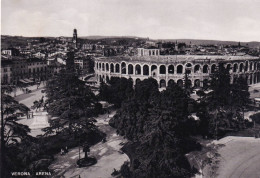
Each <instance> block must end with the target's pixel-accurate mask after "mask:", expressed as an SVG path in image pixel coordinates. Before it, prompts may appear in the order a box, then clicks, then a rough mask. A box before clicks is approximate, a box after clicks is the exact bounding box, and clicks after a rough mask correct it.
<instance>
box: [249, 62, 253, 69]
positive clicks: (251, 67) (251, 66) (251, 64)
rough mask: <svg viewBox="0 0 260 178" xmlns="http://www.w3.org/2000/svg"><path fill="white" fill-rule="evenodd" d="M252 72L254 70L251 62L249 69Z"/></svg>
mask: <svg viewBox="0 0 260 178" xmlns="http://www.w3.org/2000/svg"><path fill="white" fill-rule="evenodd" d="M249 70H250V71H252V70H253V63H252V62H250V69H249Z"/></svg>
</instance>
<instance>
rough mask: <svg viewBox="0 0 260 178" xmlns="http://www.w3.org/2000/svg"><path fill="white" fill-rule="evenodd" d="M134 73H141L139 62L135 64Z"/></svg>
mask: <svg viewBox="0 0 260 178" xmlns="http://www.w3.org/2000/svg"><path fill="white" fill-rule="evenodd" d="M135 75H141V66H140V65H139V64H137V65H136V66H135Z"/></svg>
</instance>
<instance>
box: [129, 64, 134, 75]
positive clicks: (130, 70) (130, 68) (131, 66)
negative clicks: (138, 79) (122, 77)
mask: <svg viewBox="0 0 260 178" xmlns="http://www.w3.org/2000/svg"><path fill="white" fill-rule="evenodd" d="M128 74H134V67H133V65H132V64H129V65H128Z"/></svg>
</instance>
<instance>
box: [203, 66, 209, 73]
mask: <svg viewBox="0 0 260 178" xmlns="http://www.w3.org/2000/svg"><path fill="white" fill-rule="evenodd" d="M208 72H209V67H208V65H204V66H203V73H204V74H205V73H208Z"/></svg>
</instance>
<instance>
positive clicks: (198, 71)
mask: <svg viewBox="0 0 260 178" xmlns="http://www.w3.org/2000/svg"><path fill="white" fill-rule="evenodd" d="M194 73H200V65H199V64H197V65H195V66H194Z"/></svg>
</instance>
